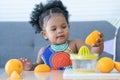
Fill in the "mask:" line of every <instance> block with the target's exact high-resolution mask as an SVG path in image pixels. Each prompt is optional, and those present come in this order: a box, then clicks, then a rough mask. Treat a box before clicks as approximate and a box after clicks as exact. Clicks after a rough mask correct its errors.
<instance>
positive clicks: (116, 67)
mask: <svg viewBox="0 0 120 80" xmlns="http://www.w3.org/2000/svg"><path fill="white" fill-rule="evenodd" d="M114 64H115V69H116V70H117V71H118V72H120V62H114Z"/></svg>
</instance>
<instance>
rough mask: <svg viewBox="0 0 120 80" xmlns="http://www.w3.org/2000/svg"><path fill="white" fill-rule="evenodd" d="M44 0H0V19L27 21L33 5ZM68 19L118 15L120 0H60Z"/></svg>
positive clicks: (80, 19) (89, 18)
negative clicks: (65, 9)
mask: <svg viewBox="0 0 120 80" xmlns="http://www.w3.org/2000/svg"><path fill="white" fill-rule="evenodd" d="M41 1H43V2H45V0H1V1H0V21H28V20H29V17H30V13H31V11H32V9H33V8H34V5H35V4H36V3H39V2H41ZM62 1H63V3H64V4H65V5H66V7H67V9H68V10H69V12H70V15H71V16H70V21H84V20H105V19H109V18H118V17H120V0H62Z"/></svg>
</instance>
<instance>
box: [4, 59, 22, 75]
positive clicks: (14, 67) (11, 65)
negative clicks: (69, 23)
mask: <svg viewBox="0 0 120 80" xmlns="http://www.w3.org/2000/svg"><path fill="white" fill-rule="evenodd" d="M5 71H6V73H7V74H8V75H10V74H11V73H12V72H13V71H16V72H17V73H18V74H20V73H21V72H22V71H23V64H22V62H21V61H20V60H18V59H10V60H8V62H7V63H6V64H5Z"/></svg>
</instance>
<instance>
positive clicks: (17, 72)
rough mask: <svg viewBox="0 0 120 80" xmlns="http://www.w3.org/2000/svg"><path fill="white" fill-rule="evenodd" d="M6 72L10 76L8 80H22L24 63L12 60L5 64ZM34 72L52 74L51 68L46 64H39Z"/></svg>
mask: <svg viewBox="0 0 120 80" xmlns="http://www.w3.org/2000/svg"><path fill="white" fill-rule="evenodd" d="M5 71H6V73H7V74H8V75H9V76H10V77H9V78H8V79H7V80H22V77H21V73H22V71H23V63H22V62H21V61H20V60H19V59H10V60H8V61H7V63H6V64H5ZM34 72H35V73H37V72H50V68H49V66H47V65H46V64H39V65H37V66H36V67H35V69H34Z"/></svg>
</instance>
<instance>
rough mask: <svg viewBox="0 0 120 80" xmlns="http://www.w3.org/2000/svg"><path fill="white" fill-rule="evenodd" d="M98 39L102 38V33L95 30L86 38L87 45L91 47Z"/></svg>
mask: <svg viewBox="0 0 120 80" xmlns="http://www.w3.org/2000/svg"><path fill="white" fill-rule="evenodd" d="M97 38H100V32H99V31H98V30H94V31H93V32H91V33H90V34H89V35H88V36H87V37H86V39H85V43H86V44H88V45H90V46H91V45H93V44H95V43H96V42H97V40H96V39H97Z"/></svg>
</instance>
